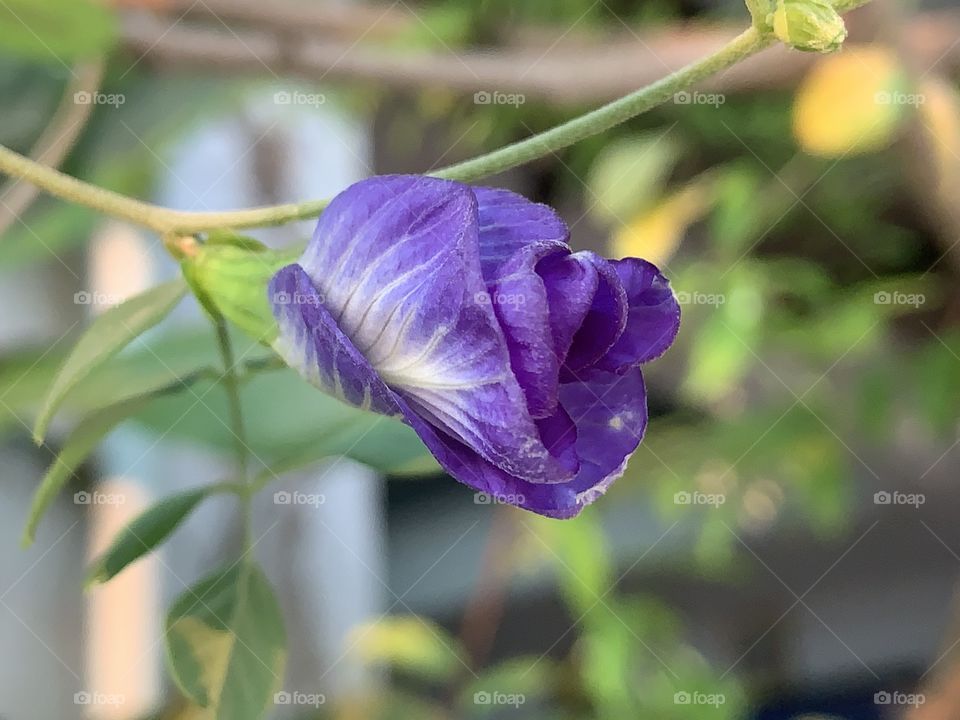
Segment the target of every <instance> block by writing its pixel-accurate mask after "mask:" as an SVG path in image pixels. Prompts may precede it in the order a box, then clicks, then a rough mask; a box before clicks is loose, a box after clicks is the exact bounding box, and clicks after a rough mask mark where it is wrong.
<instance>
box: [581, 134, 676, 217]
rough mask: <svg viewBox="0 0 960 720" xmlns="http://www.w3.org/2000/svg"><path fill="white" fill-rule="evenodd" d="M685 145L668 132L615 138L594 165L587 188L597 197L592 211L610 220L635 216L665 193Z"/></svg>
mask: <svg viewBox="0 0 960 720" xmlns="http://www.w3.org/2000/svg"><path fill="white" fill-rule="evenodd" d="M681 149H682V148H681V146H680V144H679V142H678V141H677V139H676V138H674V137H672V136H670V134H669V131H667V132H665V133H651V134H649V135H639V136H634V137H627V138H622V139H620V140H615V141H613V142H612V143H610V144H609V145H607V147H606V148H604V150H603V151H602V152H601V153H600V155H599V156H598V157H597V159H596V161H595V162H594V164H593V166H592V167H591V168H590V174H589V176H588V178H587V187H588V189H589V191H590V195H591V196H592V197H593V198H595V199H596V202H595V203H594V204H592V205H591V211H592V212H593V213H595V214H596V215H597V216H598V217H599V218H600V219H601V220H603V221H604V222H608V223H617V224H619V223H620V222H622V221H621V220H620V218H628V217H630V216H632V215H635V214H636V213H637V212H638V211H639V210H642V209H643V208H645V207H646V206H647V205H649V204H650V203H651V202H653V200H654V199H655V198H656V197H657V196H658V195H659V194H660V193H661V192H662V190H663V186H664V183H665V182H666V179H667V176H668V175H669V174H670V172H671V171H672V170H673V167H674V165H676V163H677V160H679V158H680V153H681Z"/></svg>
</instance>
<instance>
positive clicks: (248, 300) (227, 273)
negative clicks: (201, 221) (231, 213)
mask: <svg viewBox="0 0 960 720" xmlns="http://www.w3.org/2000/svg"><path fill="white" fill-rule="evenodd" d="M299 254H300V252H299V250H298V251H297V252H296V253H292V252H290V251H276V250H270V249H269V248H266V247H265V246H257V245H255V244H252V242H251V243H250V244H246V243H243V244H241V243H235V242H230V243H224V242H220V241H218V240H214V241H213V242H208V243H203V244H198V245H196V246H195V247H194V248H193V250H192V252H191V254H190V255H189V256H188V257H186V258H184V259H183V260H182V262H181V266H182V268H183V274H184V277H186V279H187V282H189V283H190V286H191V288H192V289H193V292H194V294H195V295H196V296H197V299H198V300H199V301H200V304H201V305H202V306H203V307H204V309H205V310H206V311H207V312H208V313H210V314H211V315H213V316H223V317H225V318H226V319H227V320H228V321H230V322H231V323H233V324H234V325H236V326H237V327H239V328H240V329H241V330H243V331H244V332H245V333H247V334H248V335H250V337H252V338H254V339H256V340H259V341H260V342H262V343H264V344H266V345H269V344H270V343H272V342H273V340H274V339H275V338H276V335H277V323H276V321H275V320H274V318H273V312H272V311H271V308H270V302H269V300H268V298H267V284H268V283H269V282H270V278H272V277H273V275H274V274H275V273H276V272H277V271H278V270H279V269H280V268H282V267H283V266H284V265H288V264H290V263H291V262H295V261H296V258H297V256H298V255H299Z"/></svg>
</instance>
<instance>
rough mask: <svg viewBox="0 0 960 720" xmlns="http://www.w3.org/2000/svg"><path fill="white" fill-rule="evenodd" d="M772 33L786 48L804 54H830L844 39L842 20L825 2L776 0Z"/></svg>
mask: <svg viewBox="0 0 960 720" xmlns="http://www.w3.org/2000/svg"><path fill="white" fill-rule="evenodd" d="M773 32H774V34H775V35H776V36H777V37H778V38H779V39H780V40H781V41H783V42H784V43H786V44H787V45H789V46H790V47H793V48H796V49H797V50H804V51H807V52H832V51H834V50H836V49H838V48H839V47H840V46H841V45H842V44H843V41H844V39H846V37H847V28H846V26H845V25H844V24H843V18H841V17H840V15H839V13H837V11H836V10H834V8H833V5H831V4H830V3H829V2H828V1H827V0H777V8H776V10H774V13H773Z"/></svg>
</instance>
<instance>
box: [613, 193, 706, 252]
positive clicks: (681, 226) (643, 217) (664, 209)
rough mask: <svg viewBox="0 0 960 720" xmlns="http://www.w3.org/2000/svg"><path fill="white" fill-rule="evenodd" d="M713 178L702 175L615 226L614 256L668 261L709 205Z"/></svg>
mask: <svg viewBox="0 0 960 720" xmlns="http://www.w3.org/2000/svg"><path fill="white" fill-rule="evenodd" d="M712 180H713V178H712V177H707V176H705V175H701V176H700V177H699V178H697V179H696V180H694V181H693V182H691V183H689V184H687V185H686V186H684V187H682V188H681V189H679V190H677V191H675V192H673V193H672V194H670V195H667V196H666V197H664V198H662V199H661V200H660V201H659V202H657V203H656V204H655V205H653V206H652V207H650V208H647V209H646V210H643V211H641V212H640V213H638V214H637V215H635V216H634V217H633V218H632V219H631V220H630V221H629V222H628V223H627V224H626V225H623V226H621V227H620V229H618V230H615V231H614V232H613V235H612V237H611V241H610V245H611V254H612V255H613V257H616V258H623V257H642V258H644V259H645V260H649V261H650V262H652V263H653V264H654V265H657V266H662V265H664V264H665V263H667V262H668V261H669V260H670V258H671V257H673V254H674V253H675V252H676V251H677V248H678V247H679V246H680V241H681V240H682V239H683V235H684V232H685V231H686V229H687V228H688V227H689V226H690V225H691V224H692V223H694V222H696V221H697V220H699V219H700V218H701V217H703V214H704V213H705V212H706V211H707V210H708V209H709V207H710V204H711V201H712V193H711V192H710V187H711V184H712Z"/></svg>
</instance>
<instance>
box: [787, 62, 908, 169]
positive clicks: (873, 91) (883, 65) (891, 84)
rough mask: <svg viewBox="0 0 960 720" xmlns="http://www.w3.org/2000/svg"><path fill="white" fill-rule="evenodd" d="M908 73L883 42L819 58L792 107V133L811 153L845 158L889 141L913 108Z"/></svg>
mask: <svg viewBox="0 0 960 720" xmlns="http://www.w3.org/2000/svg"><path fill="white" fill-rule="evenodd" d="M905 87H906V85H905V76H904V73H903V72H902V70H901V68H900V65H899V64H898V62H897V59H896V57H895V56H894V54H893V53H892V52H891V51H890V50H888V49H886V48H883V47H880V46H859V47H847V48H846V49H844V50H843V51H842V52H840V53H838V54H836V55H831V56H829V57H826V58H824V59H823V60H821V61H819V62H818V63H817V64H816V65H814V67H813V69H812V70H811V71H810V72H809V74H808V75H807V76H806V78H804V80H803V82H802V84H801V85H800V88H799V90H798V91H797V96H796V99H795V101H794V106H793V132H794V135H795V137H796V139H797V142H798V143H799V145H800V147H801V148H802V149H803V150H804V151H806V152H808V153H810V154H811V155H819V156H821V157H825V158H840V157H844V156H846V155H857V154H863V153H869V152H875V151H877V150H881V149H883V148H885V147H886V146H887V145H889V144H890V143H891V142H892V140H893V137H894V133H895V132H896V130H897V127H898V125H899V124H900V120H901V119H902V117H903V116H904V114H905V111H906V110H907V109H908V108H909V105H910V98H911V97H915V96H912V95H909V94H908V93H907V92H905Z"/></svg>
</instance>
